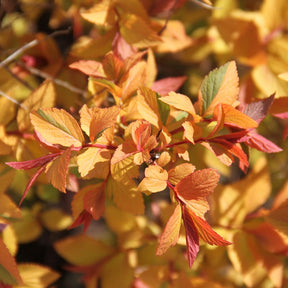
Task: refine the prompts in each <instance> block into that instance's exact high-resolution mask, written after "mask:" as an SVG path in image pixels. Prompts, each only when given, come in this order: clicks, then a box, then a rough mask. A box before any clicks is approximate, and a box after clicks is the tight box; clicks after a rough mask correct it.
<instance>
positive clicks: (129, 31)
mask: <svg viewBox="0 0 288 288" xmlns="http://www.w3.org/2000/svg"><path fill="white" fill-rule="evenodd" d="M119 24H120V33H121V35H122V37H123V38H124V39H125V40H126V41H127V42H128V43H129V44H131V45H133V46H135V47H137V48H139V49H140V48H147V47H151V46H155V45H157V44H159V43H160V41H161V38H160V37H159V36H158V35H157V32H158V31H155V30H154V29H153V27H152V25H151V24H150V23H149V22H147V21H145V20H144V19H143V18H140V17H139V16H138V15H135V14H128V13H125V14H122V15H121V19H120V21H119ZM157 26H158V27H157V28H159V31H160V29H161V26H160V25H157Z"/></svg>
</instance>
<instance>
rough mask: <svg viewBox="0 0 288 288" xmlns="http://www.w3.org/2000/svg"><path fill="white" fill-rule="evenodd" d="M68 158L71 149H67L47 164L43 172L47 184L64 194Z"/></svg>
mask: <svg viewBox="0 0 288 288" xmlns="http://www.w3.org/2000/svg"><path fill="white" fill-rule="evenodd" d="M70 157H71V148H68V149H66V150H65V151H64V152H63V153H62V155H61V156H59V157H58V158H56V159H55V160H53V161H52V162H51V163H49V164H48V165H47V167H46V171H45V173H46V177H47V180H48V182H50V183H51V184H52V185H53V186H54V187H55V188H56V189H58V190H60V191H61V192H64V193H66V178H67V172H68V164H69V161H70Z"/></svg>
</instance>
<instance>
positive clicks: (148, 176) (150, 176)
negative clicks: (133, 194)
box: [138, 165, 168, 193]
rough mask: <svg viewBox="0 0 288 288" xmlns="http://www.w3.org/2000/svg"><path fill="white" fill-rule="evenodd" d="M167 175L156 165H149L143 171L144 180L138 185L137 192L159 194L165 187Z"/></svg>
mask: <svg viewBox="0 0 288 288" xmlns="http://www.w3.org/2000/svg"><path fill="white" fill-rule="evenodd" d="M167 180H168V173H167V171H166V170H164V169H163V168H161V167H160V166H158V165H150V166H148V167H147V168H146V169H145V178H144V179H143V180H142V181H141V183H140V184H139V185H138V191H139V192H146V191H149V192H152V193H155V192H160V191H163V190H164V189H165V188H166V187H167Z"/></svg>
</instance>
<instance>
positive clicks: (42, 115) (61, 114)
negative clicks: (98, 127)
mask: <svg viewBox="0 0 288 288" xmlns="http://www.w3.org/2000/svg"><path fill="white" fill-rule="evenodd" d="M30 118H31V121H32V124H33V126H34V128H35V130H36V131H37V132H38V133H39V134H40V135H41V136H42V137H43V138H44V139H45V140H46V141H47V142H49V143H51V144H60V145H62V146H65V147H69V146H72V145H74V146H76V147H79V146H81V145H82V143H83V142H84V137H83V134H82V131H81V129H80V127H79V125H78V123H77V121H76V120H75V119H74V118H73V117H72V116H71V115H70V114H69V113H67V112H66V111H65V110H63V109H57V108H46V109H39V110H38V111H37V112H31V113H30Z"/></svg>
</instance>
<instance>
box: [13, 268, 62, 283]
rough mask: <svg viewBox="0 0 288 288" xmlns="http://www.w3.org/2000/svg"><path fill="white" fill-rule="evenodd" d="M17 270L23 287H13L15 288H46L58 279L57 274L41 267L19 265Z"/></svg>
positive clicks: (58, 275)
mask: <svg viewBox="0 0 288 288" xmlns="http://www.w3.org/2000/svg"><path fill="white" fill-rule="evenodd" d="M18 268H19V272H20V275H21V277H22V279H23V285H16V286H13V287H15V288H47V287H48V286H50V285H51V284H52V283H53V282H55V281H56V280H57V279H58V278H59V277H60V274H59V273H57V272H55V271H53V270H52V269H50V268H48V267H46V266H42V265H37V264H19V265H18Z"/></svg>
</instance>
